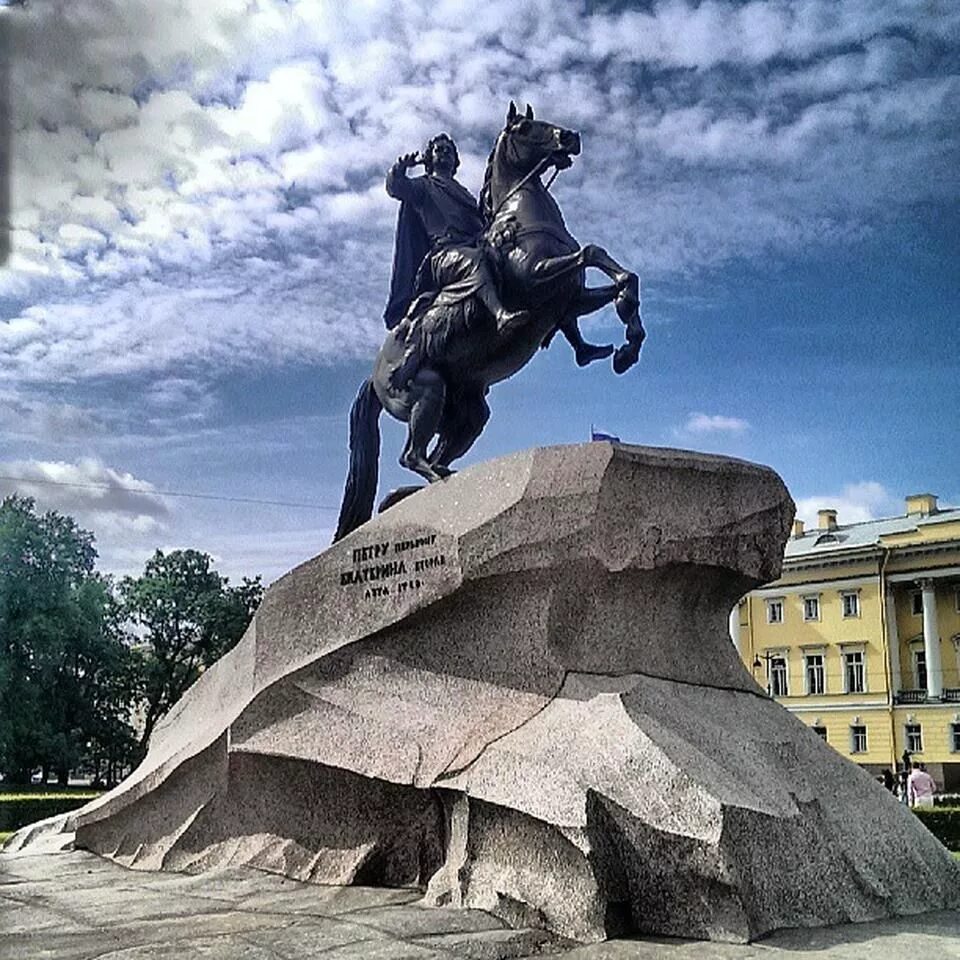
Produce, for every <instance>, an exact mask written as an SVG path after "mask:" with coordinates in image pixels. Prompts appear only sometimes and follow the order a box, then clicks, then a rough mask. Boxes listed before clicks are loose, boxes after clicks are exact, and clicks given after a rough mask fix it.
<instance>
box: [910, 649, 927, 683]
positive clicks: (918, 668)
mask: <svg viewBox="0 0 960 960" xmlns="http://www.w3.org/2000/svg"><path fill="white" fill-rule="evenodd" d="M913 679H914V683H916V685H917V686H916V689H917V690H926V689H927V654H926V651H925V650H914V651H913Z"/></svg>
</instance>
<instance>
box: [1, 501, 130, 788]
mask: <svg viewBox="0 0 960 960" xmlns="http://www.w3.org/2000/svg"><path fill="white" fill-rule="evenodd" d="M93 543H94V540H93V534H91V533H89V532H88V531H86V530H81V529H80V528H79V527H78V526H77V525H76V523H75V522H74V521H73V519H71V518H70V517H65V516H62V515H61V514H59V513H56V512H54V511H51V512H48V513H45V514H42V515H38V514H37V513H36V510H35V507H34V502H33V501H32V500H31V499H29V498H24V497H17V496H12V497H8V498H6V499H5V500H3V501H2V503H0V769H2V770H3V771H4V772H5V773H6V775H7V777H8V779H11V780H14V781H15V782H24V781H26V780H29V777H30V774H31V772H32V771H33V770H35V769H37V768H42V769H43V770H44V771H55V772H56V773H57V775H58V779H60V780H61V781H62V782H66V779H67V774H68V771H69V770H70V769H72V768H75V767H77V766H78V765H80V764H81V763H84V762H88V761H90V760H91V758H92V757H93V756H95V755H97V754H104V755H115V756H117V757H118V759H119V758H120V755H122V754H123V753H124V752H126V753H127V754H129V752H130V748H131V746H132V742H133V730H132V727H131V726H130V723H129V720H128V713H129V711H128V710H126V711H125V709H124V706H123V702H124V701H126V702H127V703H129V700H130V698H131V696H132V695H133V691H132V689H131V688H130V686H129V684H128V681H129V680H131V679H132V676H131V675H130V673H129V671H130V667H131V652H130V650H129V647H128V646H127V645H125V644H124V642H123V635H122V631H121V630H120V628H119V620H120V616H119V611H118V610H117V609H116V608H115V605H114V604H113V601H112V595H111V585H110V582H109V580H107V579H105V578H103V577H101V576H100V575H99V574H97V573H96V571H95V570H94V561H95V559H96V550H95V549H94V546H93ZM108 678H109V680H108Z"/></svg>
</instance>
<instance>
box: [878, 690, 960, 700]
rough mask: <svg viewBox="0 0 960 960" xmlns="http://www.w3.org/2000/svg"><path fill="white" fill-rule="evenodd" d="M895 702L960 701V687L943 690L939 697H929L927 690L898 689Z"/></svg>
mask: <svg viewBox="0 0 960 960" xmlns="http://www.w3.org/2000/svg"><path fill="white" fill-rule="evenodd" d="M893 702H894V703H960V689H958V688H955V687H954V688H950V689H947V690H942V691H941V692H940V696H939V697H928V696H927V691H926V690H898V691H897V692H896V695H895V696H894V698H893Z"/></svg>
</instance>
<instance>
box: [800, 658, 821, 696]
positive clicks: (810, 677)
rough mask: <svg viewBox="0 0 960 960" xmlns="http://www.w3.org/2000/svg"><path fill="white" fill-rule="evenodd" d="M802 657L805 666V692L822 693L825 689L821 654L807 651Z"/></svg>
mask: <svg viewBox="0 0 960 960" xmlns="http://www.w3.org/2000/svg"><path fill="white" fill-rule="evenodd" d="M804 659H805V660H806V667H807V670H806V675H807V693H809V694H818V693H823V692H824V691H825V690H826V683H825V678H824V674H823V654H822V653H808V654H807V655H806V657H805V658H804Z"/></svg>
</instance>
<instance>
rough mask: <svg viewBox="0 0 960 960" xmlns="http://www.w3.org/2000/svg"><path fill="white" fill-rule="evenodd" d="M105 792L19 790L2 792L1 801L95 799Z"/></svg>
mask: <svg viewBox="0 0 960 960" xmlns="http://www.w3.org/2000/svg"><path fill="white" fill-rule="evenodd" d="M101 793H103V791H102V790H83V789H77V790H60V789H57V790H50V791H49V792H48V791H46V790H29V791H27V790H18V791H15V792H13V791H11V792H10V793H3V792H0V803H13V802H16V801H18V800H93V799H94V797H99V796H100V794H101Z"/></svg>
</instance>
